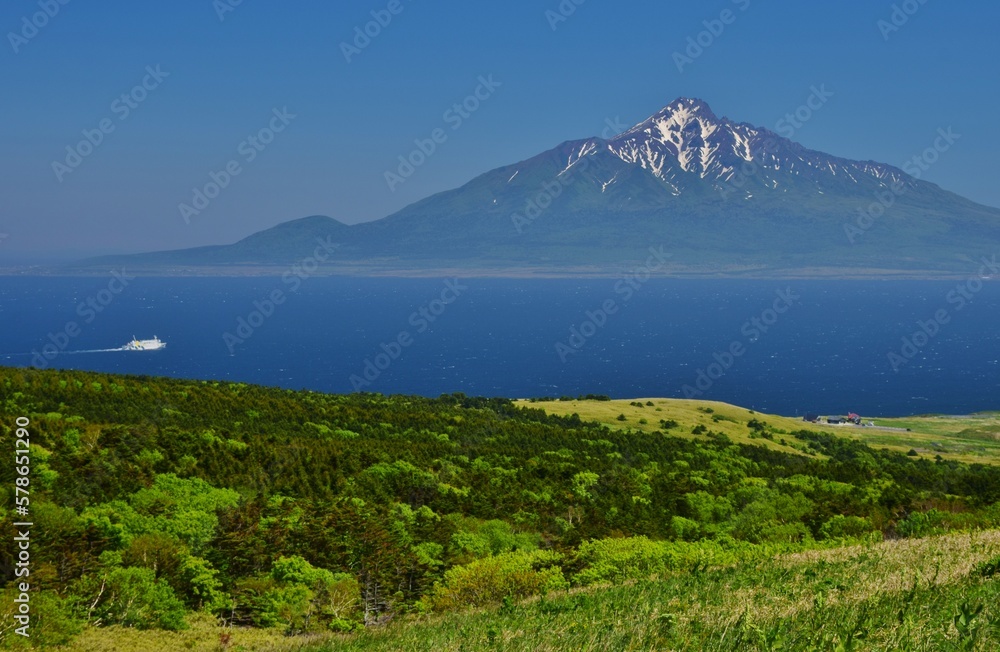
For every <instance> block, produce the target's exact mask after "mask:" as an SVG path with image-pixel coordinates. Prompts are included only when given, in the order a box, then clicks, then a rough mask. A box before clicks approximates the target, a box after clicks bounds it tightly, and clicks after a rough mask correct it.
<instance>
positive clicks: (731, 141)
mask: <svg viewBox="0 0 1000 652" xmlns="http://www.w3.org/2000/svg"><path fill="white" fill-rule="evenodd" d="M941 138H945V136H941ZM942 142H943V141H942ZM910 171H911V172H915V173H918V174H919V169H918V168H916V167H913V169H911V170H910ZM317 238H319V239H322V240H328V241H330V242H333V243H336V244H337V246H338V248H337V253H336V255H334V256H333V257H332V258H331V260H330V261H328V262H327V263H326V270H327V271H330V272H344V271H361V272H374V273H379V272H384V271H393V270H395V271H419V270H428V269H430V270H433V269H444V268H458V269H466V270H479V271H483V270H485V271H488V272H493V273H507V274H518V273H523V272H524V271H525V270H531V271H536V272H548V273H583V272H589V273H599V274H609V273H613V272H615V271H618V270H620V269H622V268H623V267H627V266H629V265H633V264H635V263H636V262H637V261H643V260H646V259H647V258H648V256H649V254H648V250H649V248H650V247H651V246H652V247H655V248H662V250H663V251H665V252H668V253H669V254H670V260H669V262H668V263H667V264H665V265H662V266H660V267H658V268H657V269H656V270H654V271H655V272H656V273H661V274H664V273H674V274H700V275H715V274H726V275H740V274H763V275H829V274H838V273H840V274H857V273H859V271H860V273H871V274H875V275H878V274H883V275H884V274H889V273H891V272H890V270H895V271H902V272H907V273H910V274H915V275H929V274H930V275H932V274H940V273H953V274H961V275H970V274H974V273H976V272H977V271H978V270H979V268H980V265H979V264H977V263H976V262H975V261H976V260H977V259H978V258H979V257H980V256H982V255H986V256H990V255H992V254H993V253H996V250H997V248H1000V210H998V209H996V208H990V207H986V206H981V205H978V204H975V203H973V202H971V201H968V200H966V199H963V198H961V197H959V196H957V195H955V194H953V193H950V192H947V191H945V190H942V189H941V188H939V187H938V186H936V185H934V184H932V183H928V182H925V181H921V180H919V179H917V178H915V177H913V176H911V175H909V174H907V173H906V172H904V171H903V170H901V169H899V168H896V167H893V166H890V165H885V164H882V163H876V162H872V161H851V160H847V159H843V158H838V157H835V156H830V155H828V154H824V153H822V152H817V151H812V150H808V149H806V148H804V147H802V146H801V145H799V144H798V143H795V142H793V141H791V140H788V139H787V138H784V137H782V136H779V135H778V134H776V133H773V132H771V131H769V130H767V129H763V128H758V127H753V126H750V125H748V124H745V123H737V122H733V121H731V120H729V119H726V118H719V117H717V116H716V115H715V114H714V113H713V112H712V110H711V109H710V108H709V107H708V106H707V105H706V104H704V103H703V102H701V101H698V100H692V99H684V98H681V99H678V100H676V101H674V102H672V103H670V104H669V105H668V106H667V107H666V108H664V109H663V110H661V111H659V112H657V113H656V114H654V115H653V116H651V117H650V118H649V119H647V120H645V121H643V122H642V123H640V124H638V125H636V126H635V127H633V128H632V129H630V130H628V131H626V132H624V133H622V134H620V135H618V136H615V137H613V138H610V139H601V138H589V139H584V140H578V141H570V142H566V143H563V144H561V145H559V146H558V147H556V148H554V149H552V150H549V151H547V152H544V153H542V154H540V155H538V156H535V157H533V158H530V159H527V160H525V161H521V162H519V163H515V164H513V165H507V166H504V167H502V168H498V169H496V170H492V171H490V172H487V173H485V174H483V175H480V176H478V177H476V178H475V179H473V180H471V181H470V182H468V183H467V184H465V185H464V186H462V187H460V188H457V189H454V190H450V191H447V192H442V193H439V194H437V195H434V196H432V197H428V198H426V199H424V200H422V201H419V202H417V203H415V204H412V205H410V206H408V207H406V208H404V209H403V210H401V211H399V212H398V213H396V214H394V215H390V216H388V217H386V218H384V219H381V220H377V221H374V222H369V223H364V224H358V225H354V226H346V225H344V224H342V223H340V222H337V221H336V220H333V219H330V218H323V217H309V218H305V219H302V220H295V221H292V222H287V223H285V224H281V225H279V226H277V227H275V228H272V229H269V230H267V231H263V232H260V233H257V234H254V235H252V236H250V237H249V238H246V239H244V240H241V241H240V242H237V243H235V244H233V245H228V246H219V247H202V248H199V249H190V250H182V251H171V252H159V253H152V254H141V255H135V256H117V257H113V258H104V259H98V260H91V261H86V262H85V263H83V264H82V265H81V266H79V267H80V268H88V267H90V268H92V267H94V266H102V265H103V266H106V265H109V264H127V265H130V266H132V267H133V268H136V269H149V270H160V271H168V272H169V271H178V270H179V268H183V267H192V266H194V267H197V266H230V267H232V266H250V267H252V266H274V265H277V266H281V265H288V264H291V263H293V262H295V261H297V260H302V259H303V258H306V257H308V256H309V255H311V253H312V251H313V250H314V249H315V246H316V240H317ZM879 270H881V271H879Z"/></svg>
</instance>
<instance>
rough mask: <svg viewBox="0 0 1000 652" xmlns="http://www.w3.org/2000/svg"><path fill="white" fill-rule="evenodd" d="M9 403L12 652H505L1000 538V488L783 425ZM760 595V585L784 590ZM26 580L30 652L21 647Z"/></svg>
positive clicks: (241, 399) (308, 401)
mask: <svg viewBox="0 0 1000 652" xmlns="http://www.w3.org/2000/svg"><path fill="white" fill-rule="evenodd" d="M591 398H596V399H599V398H600V397H591ZM0 404H2V409H0V448H2V449H3V450H5V451H7V452H6V453H5V459H7V460H8V463H7V464H4V465H0V494H2V495H3V500H2V501H0V517H2V519H3V521H4V526H3V529H4V532H6V533H14V531H15V530H16V527H15V526H14V525H13V523H14V522H17V521H21V520H24V518H25V516H23V515H18V514H17V513H16V512H15V511H14V506H15V505H16V504H17V505H20V504H21V503H19V502H17V500H16V499H17V498H18V496H19V495H24V492H21V493H20V494H19V493H18V492H17V490H16V487H17V486H19V485H18V484H17V482H18V478H19V477H22V475H23V474H20V473H19V471H18V469H19V467H22V466H28V467H30V473H29V474H28V476H27V477H29V478H30V493H28V494H27V495H28V497H29V498H30V503H29V504H28V514H29V517H30V521H31V522H32V524H33V525H32V528H31V533H32V534H31V536H32V538H31V548H30V552H31V565H30V576H28V577H26V578H22V577H15V569H16V568H17V566H16V558H17V554H16V547H15V546H14V544H13V534H11V535H10V536H6V535H5V543H4V544H3V545H2V546H0V569H2V582H3V584H2V587H3V588H2V592H0V646H3V647H8V648H12V649H18V648H25V649H27V648H29V647H32V646H35V647H38V648H44V647H51V646H58V645H69V646H70V647H68V648H67V649H72V646H73V645H74V641H77V640H82V639H81V637H85V636H87V635H95V636H96V635H98V634H99V633H100V632H112V631H113V632H124V631H126V630H127V631H129V632H145V633H146V634H147V635H148V636H150V637H153V636H156V635H158V633H160V632H164V631H167V632H185V631H189V630H191V629H192V628H198V627H200V626H201V625H202V624H204V623H205V622H211V623H212V627H214V628H215V629H213V630H212V632H213V636H214V637H215V638H214V641H213V645H214V647H212V648H207V649H222V650H226V649H257V648H253V647H248V646H242V647H241V646H239V645H237V644H236V642H235V641H236V639H237V638H238V634H239V633H240V632H266V633H267V634H268V635H269V636H273V637H274V638H273V639H269V640H289V641H299V642H308V641H320V642H318V643H316V645H318V646H320V647H317V648H316V649H339V648H338V647H337V646H338V645H344V646H352V647H350V649H369V648H367V647H363V646H362V642H363V641H364V640H367V639H366V638H365V637H370V636H372V635H373V634H372V632H376V631H379V632H390V631H394V630H392V627H397V626H400V623H415V622H430V621H428V619H441V620H436V621H434V622H442V623H447V622H449V621H448V620H447V619H449V618H455V617H464V616H462V614H466V613H472V612H477V613H478V612H482V613H487V614H493V615H492V616H487V617H489V618H498V619H500V620H498V621H497V623H499V624H497V623H492V622H491V624H489V625H488V626H487V625H484V626H483V627H482V628H480V629H482V631H481V632H480V633H481V635H482V637H483V638H482V642H481V645H482V646H486V645H487V644H488V643H490V642H492V641H496V640H497V639H498V636H499V637H500V638H502V636H501V634H502V632H503V631H504V629H503V628H504V627H505V625H503V623H502V622H501V621H502V620H503V618H508V617H510V616H511V614H517V613H519V611H518V610H523V609H526V608H528V607H525V606H524V605H534V607H532V608H535V609H549V610H551V611H552V612H553V613H563V612H566V611H574V610H581V609H582V610H583V611H584V612H585V611H586V610H587V609H588V608H593V607H592V605H591V606H589V607H588V605H586V604H584V605H583V606H582V607H581V606H580V605H579V604H576V603H575V602H573V601H574V600H575V601H579V600H584V599H585V598H586V599H591V598H587V597H586V596H589V595H594V594H591V593H587V591H590V590H591V589H593V588H595V587H605V588H606V587H611V588H610V589H607V590H613V591H625V590H629V589H628V587H630V586H631V587H633V588H635V587H638V588H635V590H640V589H641V590H642V591H645V592H646V593H644V594H643V595H646V594H648V595H653V596H655V595H659V594H658V593H657V591H664V590H666V589H665V588H664V587H666V586H668V585H669V583H670V582H674V583H677V582H686V581H691V582H694V581H697V582H702V584H700V585H697V586H695V585H693V584H692V585H691V586H688V588H686V589H684V590H685V591H696V590H703V589H704V590H707V589H705V587H707V586H709V584H712V585H714V580H713V581H712V582H708V581H707V580H706V579H705V578H711V577H715V576H714V575H711V574H712V573H717V572H722V571H720V570H719V569H737V570H732V572H734V573H738V572H746V573H765V570H766V569H768V568H770V566H769V565H770V564H774V563H775V561H774V560H775V559H778V558H781V559H786V558H791V557H794V556H795V555H836V554H838V552H837V551H840V550H846V549H861V548H858V547H859V546H860V547H862V548H864V547H868V548H869V549H874V548H872V547H874V546H880V545H888V544H890V543H893V544H902V543H905V542H907V541H910V542H917V541H920V540H923V539H927V538H931V539H933V538H934V537H939V538H941V539H942V540H944V539H945V538H947V537H948V536H958V534H959V533H966V534H962V536H972V535H971V534H967V533H974V532H982V531H988V530H989V529H991V528H996V527H998V526H1000V467H997V466H992V465H986V464H965V463H961V462H957V461H949V460H945V459H942V458H940V457H938V458H937V459H929V458H926V457H915V456H909V455H906V454H904V453H901V452H893V451H888V450H884V449H878V448H873V447H870V446H868V445H866V444H865V443H864V442H861V441H855V440H851V439H847V438H842V437H838V436H835V435H833V434H828V433H824V432H817V431H815V430H798V431H792V430H788V429H779V428H776V427H774V426H772V425H769V424H768V420H767V417H766V416H765V415H757V417H755V418H753V419H749V420H748V421H747V422H746V423H745V424H741V425H740V428H745V429H746V432H747V433H748V435H752V437H751V438H749V439H747V440H742V441H736V440H734V438H732V437H730V436H728V435H726V434H724V433H722V432H717V431H713V430H712V429H711V428H710V427H709V428H705V427H701V428H700V431H699V432H694V433H692V432H691V431H687V432H685V433H684V434H685V436H684V437H680V436H677V434H678V432H677V429H678V428H680V427H681V426H679V424H678V423H677V422H676V421H673V420H671V419H669V418H668V416H669V415H666V414H663V415H658V417H657V419H656V420H658V421H659V423H660V429H659V430H652V431H650V430H649V429H643V430H640V429H635V430H633V429H628V428H625V429H616V428H609V427H607V426H604V425H600V424H598V423H596V422H587V421H584V420H581V418H580V417H579V416H577V415H576V414H572V415H569V416H556V415H552V414H548V413H546V412H545V411H543V410H542V409H539V408H538V407H535V406H534V405H533V404H515V403H514V402H512V401H510V400H507V399H503V398H475V397H468V396H465V395H464V394H460V393H456V394H451V395H444V396H441V397H439V398H436V399H430V398H423V397H417V396H383V395H379V394H366V393H359V394H351V395H329V394H321V393H315V392H309V391H290V390H284V389H275V388H266V387H259V386H252V385H247V384H242V383H223V382H202V381H183V380H172V379H164V378H151V377H138V376H115V375H107V374H99V373H91V372H79V371H58V370H48V371H39V370H32V369H14V368H0ZM650 405H652V404H650ZM758 417H759V418H758ZM19 419H20V420H21V421H20V422H19V421H18V420H19ZM25 420H26V421H27V422H28V424H29V425H27V426H26V427H25V428H24V430H25V431H26V435H27V436H21V435H19V434H18V427H19V423H24V421H25ZM656 420H654V421H653V423H654V424H655V423H656ZM732 425H733V424H729V426H732ZM19 439H20V440H25V439H30V445H29V446H28V447H27V450H26V451H25V450H21V449H18V448H17V446H18V444H17V441H18V440H19ZM750 439H752V440H753V441H750ZM779 440H780V441H782V442H783V444H785V446H783V447H782V448H781V449H777V448H775V447H773V446H772V447H768V446H764V445H760V444H763V443H766V442H774V441H779ZM22 458H27V459H22ZM991 541H992V543H990V544H989V545H987V544H982V546H981V549H980V548H977V550H979V552H978V553H977V554H978V555H980V556H984V558H991V559H992V560H990V559H987V560H986V561H984V562H983V563H982V564H979V565H978V566H976V569H975V573H977V575H976V577H977V578H984V579H982V580H978V579H977V580H976V581H977V582H980V581H982V582H987V583H992V582H996V581H997V580H993V579H991V578H992V577H993V575H994V574H996V573H1000V556H998V555H997V553H998V552H1000V551H998V549H997V548H996V542H995V541H993V540H991ZM970 545H971V544H970ZM977 545H979V544H977ZM991 546H992V547H991ZM782 556H783V557H782ZM789 556H791V557H789ZM991 556H992V557H991ZM810 559H813V558H811V557H810ZM824 559H825V558H824ZM823 563H826V562H823ZM990 564H993V566H991V565H990ZM904 567H905V564H902V566H901V568H903V570H900V573H901V575H906V573H907V572H909V571H906V572H904V570H906V569H905V568H904ZM739 569H745V570H739ZM870 570H877V567H875V566H873V567H872V569H870ZM911 570H912V569H911ZM726 572H729V571H726ZM963 572H965V571H963ZM970 572H971V571H970ZM861 576H863V574H862V575H859V577H861ZM726 577H730V576H726ZM733 577H735V578H737V579H739V578H740V577H743V576H739V575H733V576H732V577H730V579H732V578H733ZM752 577H757V576H756V575H753V576H752ZM762 577H763V576H762ZM831 577H833V575H832V576H831ZM651 578H659V579H658V581H660V582H661V584H650V583H649V582H651ZM685 578H686V579H685ZM691 578H695V579H691ZM749 578H751V575H748V576H747V577H745V578H743V579H741V580H739V581H742V582H744V583H745V584H747V585H749V584H752V583H753V582H755V581H760V582H763V581H765V580H764V579H757V580H751V579H749ZM25 580H27V581H28V582H29V583H30V586H31V596H32V597H31V609H32V612H31V613H32V621H31V631H32V635H31V637H30V638H25V637H23V636H19V635H18V634H16V632H15V629H16V628H17V627H18V624H17V621H16V620H15V619H14V616H15V615H16V614H17V613H18V602H17V600H16V599H17V597H18V595H19V591H18V583H19V582H21V581H25ZM772 580H773V578H772ZM772 580H766V581H772ZM733 581H736V580H733ZM773 581H779V580H773ZM810 581H811V580H810ZM838 581H839V580H838ZM901 581H903V580H901ZM909 581H910V579H907V580H906V582H909ZM662 582H666V583H667V584H662ZM904 583H905V582H904ZM918 584H919V582H918V583H916V584H914V585H913V590H914V591H916V590H917V587H918ZM685 586H687V585H685ZM699 586H700V587H701V589H698V587H699ZM976 586H977V587H979V586H980V584H976ZM983 586H987V585H983ZM988 586H992V584H988ZM678 590H679V589H678ZM970 590H971V589H970ZM976 590H977V591H980V593H982V591H985V589H979V588H977V589H976ZM990 590H991V591H993V592H992V593H989V595H990V596H993V597H992V601H993V602H994V603H995V602H997V600H996V597H997V592H996V590H995V589H990ZM575 592H580V593H575ZM608 595H611V594H608ZM956 595H958V594H956ZM977 595H978V594H977ZM982 595H984V596H985V595H987V594H986V593H982ZM574 596H575V597H574ZM581 596H582V597H581ZM661 597H662V596H661ZM609 599H611V600H612V602H611V603H610V604H611V607H613V606H614V604H619V606H620V605H621V604H622V603H625V602H628V598H626V597H623V596H621V595H618V596H617V597H613V598H609ZM650 599H654V598H650ZM659 599H660V598H655V600H659ZM720 599H721V598H720ZM958 599H959V598H958V597H956V600H958ZM988 599H989V598H988V597H984V598H983V600H984V601H987V602H988ZM655 600H654V602H655ZM664 600H665V601H666V598H664ZM615 601H617V603H616V602H615ZM963 604H964V603H963ZM546 605H548V606H546ZM560 605H561V606H560ZM567 605H568V606H567ZM574 605H576V606H574ZM967 606H968V613H966V614H965V620H963V621H961V622H963V623H966V624H967V626H966V630H968V631H972V628H973V625H972V624H969V623H973V622H974V621H976V618H978V619H979V620H978V621H976V622H984V618H986V617H990V618H996V619H997V620H996V622H997V623H1000V613H994V611H990V610H991V609H993V610H995V608H994V607H989V608H988V609H987V611H986V612H982V613H980V612H981V611H982V609H983V607H982V606H980V607H979V609H980V611H975V607H976V605H973V604H971V603H970V604H969V605H967ZM611 607H609V609H610V608H611ZM963 608H965V607H963ZM894 609H895V608H894ZM901 609H902V608H901ZM477 610H478V611H477ZM598 611H601V610H598ZM612 611H613V609H612ZM904 611H905V610H903V611H900V614H903V613H904ZM974 611H975V613H973V612H974ZM533 613H534V615H533V616H531V617H536V616H538V614H539V613H541V612H533ZM893 613H895V612H893ZM665 614H666V615H665ZM522 615H523V616H524V619H528V616H527V615H524V614H522ZM739 615H740V614H739V613H736V612H734V613H733V618H737V617H738V616H739ZM647 616H649V618H652V619H653V620H652V621H650V622H653V623H654V624H656V627H657V628H659V629H657V633H656V636H659V637H661V638H660V639H656V640H660V641H661V644H662V645H663V646H664V648H663V649H672V648H671V647H670V646H675V647H677V648H678V649H679V648H681V647H683V645H682V643H683V641H684V640H687V638H690V636H694V635H696V634H697V631H696V630H692V629H690V628H691V624H690V623H689V622H687V621H685V623H686V624H685V627H686V628H687V629H682V628H680V627H679V625H678V623H677V622H676V620H675V618H676V617H675V616H669V614H667V613H666V611H665V610H661V611H658V612H657V613H655V614H653V613H652V612H650V613H649V614H647ZM668 616H669V617H668ZM538 617H540V616H538ZM893 617H895V616H893ZM903 617H904V616H903V615H900V618H903ZM957 618H958V616H956V619H957ZM664 619H665V620H664ZM745 619H746V618H745V617H744V621H745ZM543 620H544V619H543ZM508 621H509V618H508ZM667 621H669V622H667ZM504 622H507V621H504ZM525 622H526V620H525ZM545 622H548V621H545ZM901 622H902V621H901ZM943 622H944V625H943V626H947V627H948V628H950V629H949V630H948V631H949V632H951V633H950V634H948V635H949V636H951V637H953V638H954V640H955V641H960V640H972V641H974V642H975V641H980V642H979V643H978V644H979V645H981V644H982V641H983V640H987V638H988V637H989V636H994V634H989V633H986V632H985V631H984V632H979V630H976V631H977V634H976V636H975V637H971V638H970V637H966V638H964V639H963V638H962V634H961V631H960V626H959V625H958V624H956V623H958V622H959V620H955V621H954V622H952V618H951V614H950V613H949V614H948V615H947V617H946V618H945V619H944V621H943ZM473 629H474V628H473ZM470 631H471V630H470ZM477 631H478V630H477ZM761 631H762V632H763V633H762V634H761V637H763V638H761V640H765V639H766V636H767V631H764V630H761ZM942 631H943V630H942ZM997 631H998V633H1000V626H998V627H997ZM227 632H232V634H230V633H227ZM665 632H666V633H665ZM692 632H694V633H692ZM320 635H322V636H323V637H325V638H317V637H318V636H320ZM477 635H478V634H477ZM609 635H610V634H609ZM644 635H645V634H644ZM853 636H854V634H853V633H852V634H851V635H850V637H853ZM970 636H971V635H970ZM662 637H666V638H662ZM671 637H674V638H671ZM850 637H848V636H847V635H844V637H841V638H838V639H837V641H839V642H840V643H838V644H842V643H843V641H844V640H847V638H850ZM772 638H773V637H772ZM587 640H590V639H587ZM595 640H596V639H595ZM644 640H645V639H644ZM650 640H652V639H650ZM755 640H756V639H755ZM831 640H832V639H831ZM852 640H853V639H852ZM949 640H951V639H949ZM990 640H997V639H995V638H994V639H990ZM384 643H385V641H384V640H383V641H382V643H381V644H384ZM957 644H958V643H956V645H957ZM512 645H513V644H512ZM643 645H645V643H644V644H643ZM747 645H749V644H747ZM755 645H756V644H755ZM761 645H763V644H761ZM831 645H833V644H832V643H831ZM970 645H972V644H970ZM330 646H332V647H330ZM353 646H360V647H357V648H355V647H353ZM376 647H377V646H376ZM376 647H372V648H371V649H376ZM479 647H480V644H476V645H471V646H470V647H468V648H467V649H478V648H479ZM583 647H585V645H584V646H583ZM626 647H627V646H626ZM751 647H752V646H751ZM107 649H115V646H114V645H110V646H109V647H108V648H107ZM119 649H126V647H125V646H124V645H119ZM260 649H264V648H263V647H261V648H260ZM268 649H270V648H268ZM274 649H278V648H274ZM345 649H347V648H345ZM377 649H383V648H381V647H378V648H377ZM384 649H392V645H388V646H387V647H386V648H384ZM400 649H402V647H401V648H400ZM454 649H460V648H458V647H456V648H454ZM498 649H499V648H498ZM506 649H520V648H515V647H509V648H506ZM552 649H556V648H552ZM577 649H582V648H577ZM595 649H597V648H595ZM622 649H625V647H623V648H622ZM635 649H657V648H655V647H641V646H640V647H636V648H635ZM692 649H697V648H692ZM719 649H724V648H721V647H720V648H719ZM725 649H729V648H725ZM731 649H740V648H739V647H734V648H731ZM755 649H756V648H755ZM759 649H782V648H781V647H775V646H774V645H773V641H772V645H771V647H760V648H759ZM803 649H804V648H803ZM816 649H861V648H852V647H840V648H836V647H829V648H825V647H817V648H816ZM956 649H963V648H956ZM964 649H980V648H976V647H967V648H964Z"/></svg>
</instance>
